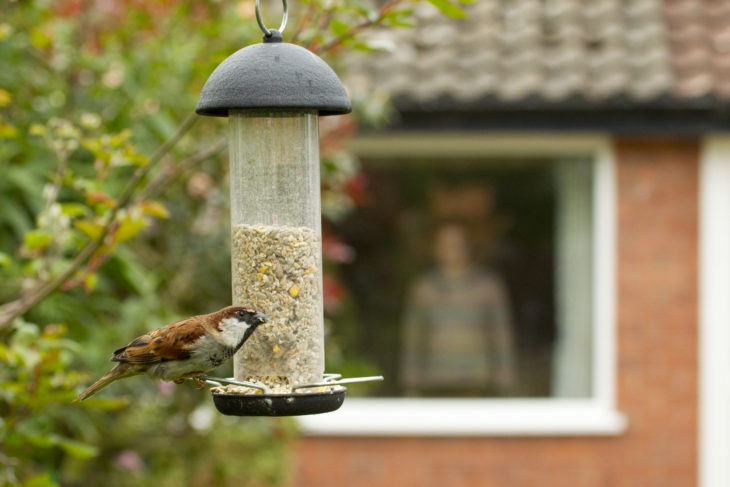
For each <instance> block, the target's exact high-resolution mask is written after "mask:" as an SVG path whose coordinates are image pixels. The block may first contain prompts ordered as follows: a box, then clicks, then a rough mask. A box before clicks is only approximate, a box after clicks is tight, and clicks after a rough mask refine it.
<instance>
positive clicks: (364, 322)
mask: <svg viewBox="0 0 730 487" xmlns="http://www.w3.org/2000/svg"><path fill="white" fill-rule="evenodd" d="M364 167H365V172H366V174H367V177H368V180H369V188H370V192H371V195H372V198H371V200H370V204H368V205H366V206H365V207H364V208H362V209H360V210H358V213H357V214H356V215H354V216H353V218H351V219H349V220H347V221H345V222H342V223H341V224H339V225H338V227H337V228H336V229H335V230H336V231H337V232H338V233H339V235H340V236H341V237H342V238H344V239H345V241H346V242H347V243H348V244H349V245H350V246H352V247H353V248H354V250H355V252H356V255H357V258H356V259H355V261H354V262H353V263H351V264H349V265H347V266H344V268H343V273H342V276H341V278H342V279H343V281H344V282H345V284H346V285H347V287H348V289H350V291H351V301H352V303H351V304H352V306H351V307H352V310H351V313H350V318H349V319H345V320H343V321H344V322H346V323H342V324H340V325H339V326H340V328H344V329H347V330H348V331H347V332H345V333H343V336H344V337H345V338H344V341H345V344H344V348H345V349H346V351H347V353H348V354H351V355H359V356H360V357H363V358H364V359H365V360H367V361H369V362H370V363H372V364H374V365H375V366H377V367H378V368H379V370H380V372H382V373H383V374H384V375H385V376H386V377H387V378H388V380H387V381H386V383H384V385H383V387H382V388H381V389H380V391H381V392H380V393H381V394H383V395H387V396H415V397H549V396H561V397H587V396H590V394H591V376H592V348H591V343H592V302H591V296H592V272H591V269H592V250H591V249H592V226H593V222H592V195H593V189H592V164H591V163H590V162H589V161H585V160H563V161H554V160H550V161H548V160H507V161H500V160H461V161H453V160H450V161H440V160H439V161H437V160H433V161H428V160H425V161H424V160H419V161H365V162H364Z"/></svg>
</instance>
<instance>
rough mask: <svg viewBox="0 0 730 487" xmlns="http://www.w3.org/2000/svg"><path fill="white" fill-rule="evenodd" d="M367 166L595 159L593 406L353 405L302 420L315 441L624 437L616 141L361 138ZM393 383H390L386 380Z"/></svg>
mask: <svg viewBox="0 0 730 487" xmlns="http://www.w3.org/2000/svg"><path fill="white" fill-rule="evenodd" d="M352 150H353V151H354V152H355V153H356V154H357V155H358V156H360V157H363V158H372V159H378V158H388V159H392V158H417V157H419V156H428V157H439V156H442V157H453V156H454V154H458V156H459V157H485V158H495V157H555V158H560V157H576V156H577V157H583V156H585V157H590V158H591V159H592V160H593V161H595V170H594V172H593V173H594V196H593V198H594V200H593V203H594V205H593V211H594V215H593V217H594V218H593V221H594V239H593V241H594V244H593V245H594V249H593V251H594V260H593V266H594V268H593V271H594V274H593V275H594V277H593V279H594V285H593V293H594V295H593V298H594V309H593V320H594V333H593V359H594V368H593V381H592V387H593V394H592V397H591V398H586V399H567V398H545V399H542V398H541V399H501V398H500V399H488V398H485V399H413V398H353V397H350V398H348V399H346V400H345V403H344V404H343V406H342V408H341V409H339V410H338V411H335V412H332V413H329V414H323V415H318V416H305V417H301V418H300V420H299V423H300V425H301V427H302V430H303V432H304V433H305V434H308V435H330V436H331V435H339V436H403V435H408V436H414V435H415V436H419V435H420V436H457V435H458V436H465V435H467V436H484V435H497V436H506V435H519V436H545V435H550V436H554V435H570V436H574V435H592V436H593V435H617V434H620V433H622V432H623V431H625V429H626V427H627V420H626V418H625V416H624V415H623V414H621V413H620V412H619V411H618V410H617V409H616V338H615V337H616V290H615V289H616V277H615V273H616V202H615V165H614V156H613V150H612V144H611V140H610V138H609V137H607V136H601V135H566V134H564V133H561V134H555V135H543V136H532V135H524V134H478V133H476V134H443V135H439V134H433V133H412V132H408V133H406V134H383V135H371V136H360V137H357V138H356V139H354V140H353V142H352ZM386 380H388V378H387V377H386Z"/></svg>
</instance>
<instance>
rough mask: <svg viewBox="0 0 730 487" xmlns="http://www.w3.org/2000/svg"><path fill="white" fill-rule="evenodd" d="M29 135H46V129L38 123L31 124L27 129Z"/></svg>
mask: <svg viewBox="0 0 730 487" xmlns="http://www.w3.org/2000/svg"><path fill="white" fill-rule="evenodd" d="M28 133H29V134H30V135H46V127H45V126H44V125H41V124H39V123H33V124H31V125H30V128H29V129H28Z"/></svg>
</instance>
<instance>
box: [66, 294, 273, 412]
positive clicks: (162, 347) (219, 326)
mask: <svg viewBox="0 0 730 487" xmlns="http://www.w3.org/2000/svg"><path fill="white" fill-rule="evenodd" d="M268 320H269V317H268V316H266V315H264V314H261V313H257V312H256V311H253V310H250V309H247V308H244V307H241V306H229V307H227V308H223V309H222V310H220V311H216V312H215V313H210V314H207V315H201V316H194V317H192V318H187V319H184V320H181V321H178V322H176V323H171V324H169V325H166V326H163V327H162V328H158V329H157V330H153V331H151V332H149V333H146V334H144V335H142V336H140V337H137V338H135V339H134V340H132V341H131V342H130V343H129V345H127V346H126V347H122V348H120V349H117V350H115V351H114V355H113V357H112V359H111V360H112V362H118V365H117V366H116V367H114V368H113V369H112V370H110V371H109V372H108V373H107V374H106V375H104V377H102V378H101V379H99V380H98V381H96V382H95V383H93V384H92V385H91V386H90V387H89V388H88V389H86V390H85V391H84V392H82V393H81V394H79V396H78V397H77V398H76V399H75V401H81V400H84V399H86V398H87V397H90V396H92V395H93V394H95V393H96V392H98V391H99V390H101V389H102V388H104V387H106V386H107V385H109V384H110V383H112V382H114V381H116V380H118V379H122V378H124V377H130V376H133V375H139V374H147V375H149V376H150V377H153V378H157V379H162V380H167V381H174V382H176V383H181V382H183V381H184V380H185V379H186V378H197V377H199V376H201V375H204V374H205V373H207V372H209V371H211V370H213V369H215V368H216V367H217V366H218V365H220V364H221V362H222V361H223V360H226V359H228V358H230V357H231V356H232V355H233V354H234V353H235V352H236V351H237V350H238V349H239V348H240V347H241V346H242V345H243V343H244V342H245V341H246V340H247V339H248V337H250V336H251V333H253V331H254V330H255V329H256V327H258V325H260V324H262V323H265V322H266V321H268Z"/></svg>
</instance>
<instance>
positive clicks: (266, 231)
mask: <svg viewBox="0 0 730 487" xmlns="http://www.w3.org/2000/svg"><path fill="white" fill-rule="evenodd" d="M256 16H257V20H258V21H259V26H260V27H261V29H262V31H263V32H264V39H263V41H264V42H263V43H262V44H254V45H251V46H248V47H246V48H243V49H241V50H239V51H238V52H236V53H234V54H233V55H231V56H230V57H228V58H227V59H226V60H225V61H223V62H222V63H221V64H220V65H219V66H218V67H217V68H216V69H215V70H214V71H213V73H212V74H211V76H210V77H209V78H208V81H207V82H206V83H205V86H204V87H203V91H202V93H201V95H200V99H199V101H198V106H197V107H196V112H197V113H198V114H201V115H211V116H223V117H228V118H229V148H230V151H229V152H230V179H231V233H232V245H231V260H232V266H231V268H232V276H233V304H234V305H240V306H247V307H251V308H253V309H255V310H257V311H260V312H263V313H266V314H267V315H269V316H270V317H271V321H270V322H269V323H268V324H266V325H264V326H262V327H260V328H259V329H258V330H257V331H256V333H254V335H252V337H251V338H250V339H249V340H248V342H246V344H245V346H244V347H243V348H242V349H241V350H239V352H238V353H237V354H236V356H235V358H234V376H235V377H234V379H213V378H210V379H209V382H210V383H212V384H213V385H215V386H216V387H214V388H213V389H212V394H213V398H214V402H215V405H216V407H217V408H218V410H219V411H221V412H222V413H224V414H232V415H240V416H249V415H253V416H289V415H300V414H316V413H323V412H328V411H333V410H335V409H337V408H339V407H340V406H341V405H342V402H343V401H344V397H345V392H346V388H345V387H343V385H342V384H345V383H351V382H363V381H369V380H382V377H363V378H354V379H342V378H341V377H340V376H339V375H338V374H324V324H323V308H322V238H321V234H322V231H321V209H320V178H319V116H322V115H337V114H344V113H348V112H350V110H351V105H350V100H349V99H348V97H347V94H346V93H345V89H344V87H343V86H342V83H341V82H340V80H339V79H338V78H337V75H336V74H335V73H334V71H332V69H331V68H330V67H329V66H328V65H327V64H326V63H325V62H324V61H322V60H321V59H320V58H319V57H317V56H316V55H314V54H313V53H311V52H310V51H308V50H306V49H304V48H302V47H299V46H296V45H293V44H288V43H284V42H282V37H281V31H282V30H283V28H284V26H285V24H286V18H287V4H286V1H284V20H283V22H282V26H281V27H280V28H279V30H269V29H267V28H266V27H265V26H264V25H263V23H262V22H261V20H260V11H259V3H258V0H257V2H256Z"/></svg>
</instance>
